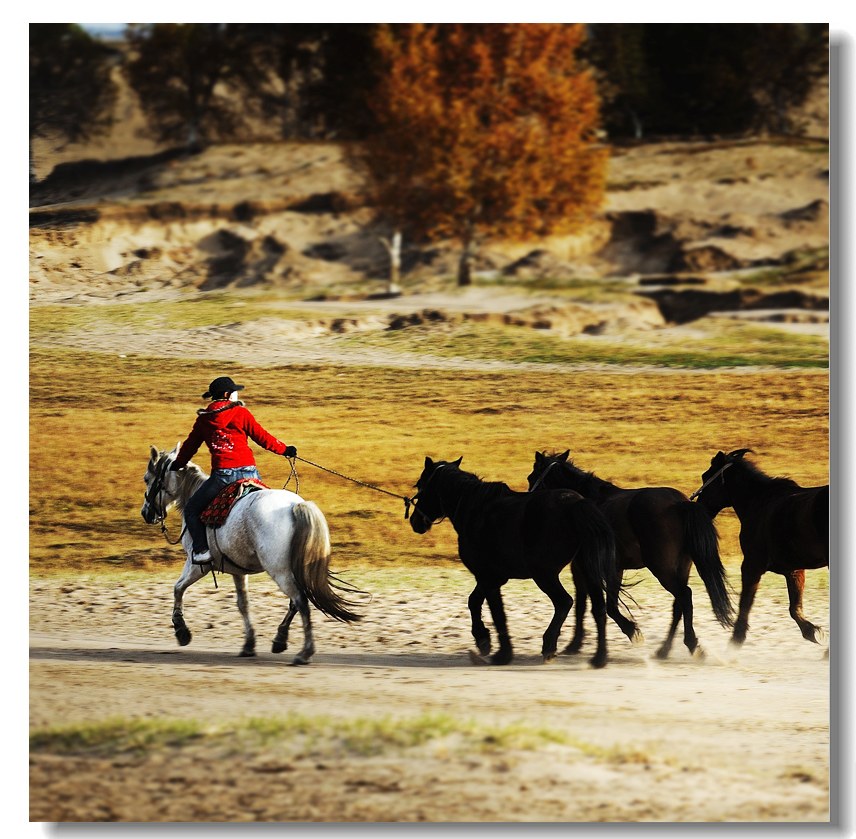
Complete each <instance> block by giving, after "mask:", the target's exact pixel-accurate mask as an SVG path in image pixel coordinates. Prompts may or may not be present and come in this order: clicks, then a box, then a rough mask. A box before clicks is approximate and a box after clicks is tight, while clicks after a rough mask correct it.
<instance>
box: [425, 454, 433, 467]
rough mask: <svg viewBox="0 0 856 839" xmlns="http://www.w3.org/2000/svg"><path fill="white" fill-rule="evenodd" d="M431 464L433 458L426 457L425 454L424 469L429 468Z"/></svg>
mask: <svg viewBox="0 0 856 839" xmlns="http://www.w3.org/2000/svg"><path fill="white" fill-rule="evenodd" d="M433 465H434V461H433V460H431V458H430V457H427V456H426V457H425V468H426V469H429V468H430V467H432V466H433Z"/></svg>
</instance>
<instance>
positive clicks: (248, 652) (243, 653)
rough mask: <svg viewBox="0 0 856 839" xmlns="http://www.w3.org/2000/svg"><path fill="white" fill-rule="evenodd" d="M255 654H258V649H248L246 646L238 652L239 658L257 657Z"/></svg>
mask: <svg viewBox="0 0 856 839" xmlns="http://www.w3.org/2000/svg"><path fill="white" fill-rule="evenodd" d="M255 656H256V651H255V650H248V649H247V648H246V647H244V649H243V650H241V652H239V653H238V657H239V658H255Z"/></svg>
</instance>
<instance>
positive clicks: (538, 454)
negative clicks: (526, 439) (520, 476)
mask: <svg viewBox="0 0 856 839" xmlns="http://www.w3.org/2000/svg"><path fill="white" fill-rule="evenodd" d="M546 459H547V458H545V457H544V454H543V453H542V452H535V462H536V463H543V462H544V461H545V460H546Z"/></svg>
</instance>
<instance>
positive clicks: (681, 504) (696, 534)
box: [529, 451, 734, 658]
mask: <svg viewBox="0 0 856 839" xmlns="http://www.w3.org/2000/svg"><path fill="white" fill-rule="evenodd" d="M569 454H570V451H566V452H563V453H562V454H558V455H556V454H554V455H547V454H545V453H541V452H536V453H535V463H534V465H533V467H532V472H531V473H530V475H529V488H530V491H531V490H532V489H535V488H539V487H544V488H552V489H556V488H560V487H563V488H566V489H573V490H576V491H577V492H579V493H580V494H581V495H583V496H585V497H586V498H589V499H591V500H592V501H594V502H595V503H596V504H597V505H598V507H599V508H600V509H601V510H602V512H603V513H604V515H605V516H606V518H607V520H608V521H609V523H610V524H611V525H612V528H613V530H614V531H615V540H616V551H617V555H618V565H619V568H620V570H621V571H622V572H624V571H627V570H629V569H636V568H648V570H649V571H650V572H651V573H652V574H653V575H654V576H655V577H656V578H657V580H658V581H659V583H660V585H662V586H663V588H664V589H666V591H668V592H669V593H670V594H671V595H672V596H673V597H674V603H673V605H672V623H671V626H670V627H669V632H668V635H667V636H666V640H665V641H664V642H663V643H662V645H661V646H660V648H659V649H658V650H657V657H658V658H666V657H667V656H668V655H669V651H670V650H671V648H672V642H673V640H674V637H675V631H676V629H677V626H678V621H680V619H681V618H683V620H684V644H686V646H687V649H689V651H690V652H691V653H695V652H696V650H697V649H698V638H697V637H696V634H695V630H694V629H693V595H692V590H691V589H690V587H689V585H688V584H687V581H688V579H689V574H690V566H691V564H692V563H695V566H696V569H697V571H698V573H699V576H700V577H701V579H702V581H703V582H704V585H705V587H706V588H707V593H708V595H709V596H710V602H711V605H712V606H713V613H714V615H716V618H717V620H718V621H719V622H720V623H721V624H722V625H723V626H726V627H729V628H730V627H731V626H733V623H734V619H733V614H734V609H733V606H732V605H731V600H730V598H729V595H728V589H727V587H726V582H725V569H724V568H723V567H722V561H721V560H720V558H719V539H718V535H717V532H716V527H715V526H714V524H713V519H712V517H711V516H710V515H709V514H708V513H707V512H705V510H704V509H702V508H700V507H699V506H698V505H697V504H693V503H692V502H691V501H690V500H689V499H688V498H687V497H686V495H684V494H683V493H682V492H680V491H679V490H677V489H673V488H672V487H640V488H638V489H622V488H621V487H618V486H616V485H615V484H612V483H610V482H609V481H605V480H602V479H601V478H598V477H597V476H596V475H594V474H593V473H592V472H584V471H583V470H582V469H579V468H578V467H576V466H575V465H574V463H573V461H572V460H569V459H568V455H569ZM586 593H587V592H586V591H585V590H584V589H583V590H580V589H579V588H578V589H577V611H576V624H575V631H574V637H573V640H572V641H571V643H570V644H569V645H568V646H567V648H566V649H565V650H564V652H566V653H576V652H579V649H580V646H581V645H582V642H583V635H584V630H583V616H584V613H585V598H586ZM607 608H608V611H609V614H610V617H613V619H614V620H615V621H616V623H617V624H618V625H619V627H621V629H622V631H623V632H624V633H625V634H626V635H627V637H628V638H630V639H631V640H635V637H636V636H635V635H634V633H633V630H636V625H635V624H632V623H631V625H630V626H628V625H627V623H629V622H627V619H626V618H624V617H623V616H621V615H619V617H617V618H616V617H614V615H615V614H616V613H617V608H615V606H614V604H610V603H608V604H607ZM637 632H638V630H637ZM699 653H701V650H699Z"/></svg>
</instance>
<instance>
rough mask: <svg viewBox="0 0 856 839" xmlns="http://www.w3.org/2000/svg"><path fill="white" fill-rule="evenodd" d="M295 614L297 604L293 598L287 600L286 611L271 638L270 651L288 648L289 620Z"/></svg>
mask: <svg viewBox="0 0 856 839" xmlns="http://www.w3.org/2000/svg"><path fill="white" fill-rule="evenodd" d="M296 614H297V604H296V603H295V602H294V600H289V601H288V611H287V612H286V613H285V617H284V618H283V619H282V623H281V624H280V625H279V627H278V629H277V630H276V637H275V638H274V639H273V644H272V645H271V650H270V651H271V652H272V653H281V652H282V651H283V650H287V649H288V628H289V627H290V626H291V622H292V621H293V620H294V616H295V615H296Z"/></svg>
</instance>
